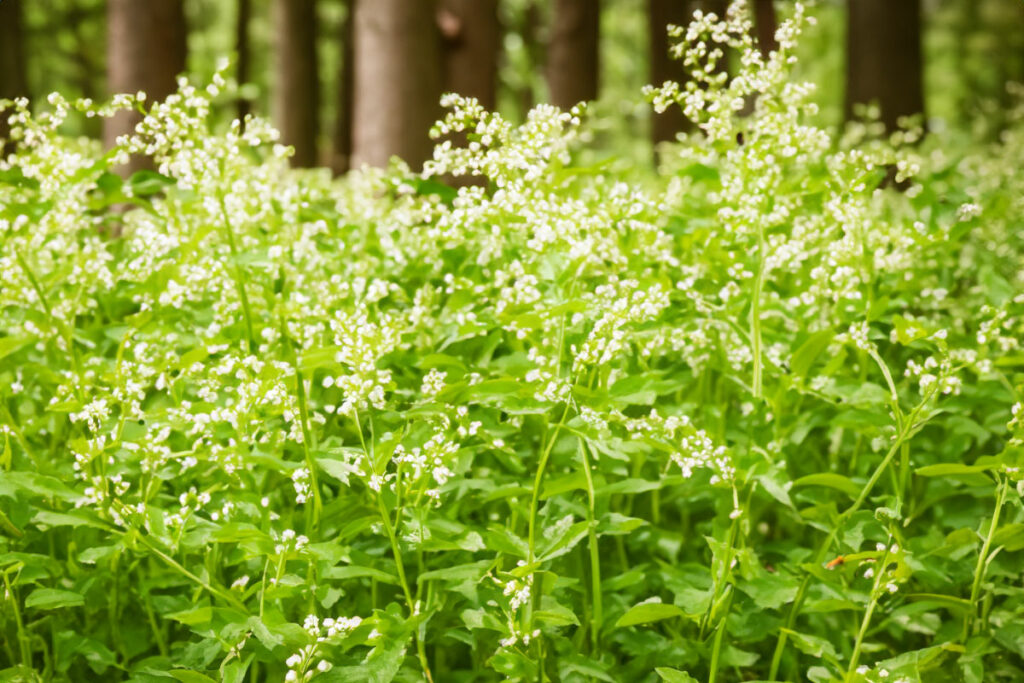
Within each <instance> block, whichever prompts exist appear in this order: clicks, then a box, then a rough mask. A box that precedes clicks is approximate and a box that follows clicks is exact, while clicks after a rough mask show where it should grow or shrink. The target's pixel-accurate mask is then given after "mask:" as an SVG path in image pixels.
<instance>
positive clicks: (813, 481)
mask: <svg viewBox="0 0 1024 683" xmlns="http://www.w3.org/2000/svg"><path fill="white" fill-rule="evenodd" d="M800 486H825V487H827V488H830V489H835V490H837V491H842V492H843V493H845V494H846V495H848V496H850V497H851V498H856V497H857V496H858V495H860V487H859V486H857V484H855V483H854V482H853V481H852V480H851V479H850V478H849V477H844V476H843V475H841V474H835V473H834V472H819V473H818V474H808V475H807V476H805V477H800V478H799V479H797V480H796V481H794V482H793V486H792V488H797V487H800Z"/></svg>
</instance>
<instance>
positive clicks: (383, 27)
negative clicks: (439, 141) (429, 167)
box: [352, 0, 441, 167]
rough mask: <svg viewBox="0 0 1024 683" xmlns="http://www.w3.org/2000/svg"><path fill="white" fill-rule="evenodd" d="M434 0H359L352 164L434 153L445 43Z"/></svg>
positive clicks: (415, 160)
mask: <svg viewBox="0 0 1024 683" xmlns="http://www.w3.org/2000/svg"><path fill="white" fill-rule="evenodd" d="M435 9H436V6H435V4H434V3H433V2H432V1H430V0H356V11H355V103H354V106H353V116H352V164H353V166H359V165H361V164H369V165H371V166H385V165H387V163H388V161H389V159H390V158H391V157H392V156H399V157H401V158H403V159H404V160H405V161H406V162H408V163H409V164H410V165H411V166H413V167H417V166H419V165H421V164H422V163H423V162H424V161H425V160H427V159H428V158H430V156H431V150H432V148H433V146H432V143H431V141H430V137H429V135H428V133H429V130H430V127H431V125H433V123H434V121H435V120H436V119H437V114H438V112H439V111H440V109H439V106H438V95H439V93H440V84H441V68H440V45H439V36H438V31H437V25H436V21H435Z"/></svg>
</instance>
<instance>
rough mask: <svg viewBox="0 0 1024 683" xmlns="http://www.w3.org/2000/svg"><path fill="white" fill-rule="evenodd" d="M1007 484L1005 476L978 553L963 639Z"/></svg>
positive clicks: (976, 596) (973, 615) (1008, 480)
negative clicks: (969, 608) (983, 541)
mask: <svg viewBox="0 0 1024 683" xmlns="http://www.w3.org/2000/svg"><path fill="white" fill-rule="evenodd" d="M1009 485H1010V479H1009V477H1007V478H1006V479H1004V480H1003V485H1002V486H1000V487H999V494H998V496H997V498H996V509H995V512H993V513H992V523H991V524H990V525H989V527H988V535H987V536H986V537H985V543H984V544H983V545H982V547H981V553H980V554H979V555H978V564H977V566H976V567H975V568H974V582H973V583H972V584H971V609H972V610H973V611H972V612H968V613H967V616H966V617H964V633H963V640H965V641H966V640H967V637H968V636H969V635H970V634H971V626H972V625H973V624H974V618H975V616H976V612H977V609H978V607H977V606H978V593H980V592H981V582H982V580H983V579H984V578H985V571H986V570H987V569H988V551H989V549H990V548H991V547H992V539H993V538H994V537H995V535H996V529H998V527H999V515H1000V513H1001V512H1002V510H1003V503H1004V502H1006V491H1007V489H1008V488H1009Z"/></svg>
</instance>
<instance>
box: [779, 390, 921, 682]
mask: <svg viewBox="0 0 1024 683" xmlns="http://www.w3.org/2000/svg"><path fill="white" fill-rule="evenodd" d="M930 398H931V394H929V395H928V396H926V397H925V398H924V399H923V400H922V402H921V404H920V405H919V406H918V407H917V408H915V409H914V411H913V412H912V413H911V414H910V416H909V418H908V419H906V420H904V421H903V427H902V429H901V430H900V431H899V432H898V434H897V438H896V440H895V441H894V442H893V445H892V446H891V447H890V448H889V452H888V453H886V454H885V457H884V458H882V462H880V463H879V464H878V467H876V468H875V471H874V472H873V473H872V475H871V478H870V479H868V482H867V483H866V484H864V487H863V488H862V489H861V491H860V495H859V496H857V499H856V500H855V501H854V502H853V504H852V505H850V507H848V508H847V509H846V510H845V511H843V513H842V514H841V515H839V519H837V520H836V523H835V525H834V526H833V527H832V531H831V532H830V533H829V535H828V537H827V538H826V539H825V541H824V543H822V544H821V545H820V546H818V550H817V552H815V554H814V562H815V563H817V564H820V563H821V562H823V561H824V559H825V555H826V553H828V549H829V548H830V547H831V546H832V542H833V541H835V539H836V536H837V535H838V533H839V529H840V528H841V527H842V526H843V524H844V523H845V522H846V520H847V519H849V518H850V516H851V515H853V514H854V513H855V512H857V510H859V509H860V507H861V505H863V504H864V501H865V500H867V497H868V496H869V495H871V490H872V489H873V488H874V487H875V484H877V483H878V480H879V478H881V476H882V474H883V473H884V472H885V469H886V468H887V467H888V466H889V463H890V462H892V459H893V457H895V455H896V453H897V452H899V450H900V447H901V446H902V445H903V442H904V441H905V440H906V439H907V437H908V436H909V435H910V431H911V429H912V427H913V426H914V425H913V422H914V417H915V416H916V415H917V413H918V411H919V410H920V408H921V407H922V406H923V405H924V404H925V403H927V401H928V400H929V399H930ZM810 582H811V575H810V574H807V575H805V576H804V579H803V581H801V582H800V588H799V589H797V593H796V597H795V598H794V599H793V606H792V607H791V608H790V610H789V615H788V616H787V617H786V623H785V626H786V628H788V629H792V628H793V625H794V623H795V622H796V617H797V615H798V614H799V613H800V608H801V607H802V606H803V601H804V597H805V596H806V595H807V588H808V587H809V586H810ZM786 640H787V633H786V631H784V630H782V631H780V632H779V638H778V640H777V641H776V643H775V652H774V654H773V655H772V663H771V667H770V669H769V673H768V680H770V681H774V680H775V679H776V677H777V676H778V673H779V665H780V664H781V663H782V652H783V650H784V649H785V647H786Z"/></svg>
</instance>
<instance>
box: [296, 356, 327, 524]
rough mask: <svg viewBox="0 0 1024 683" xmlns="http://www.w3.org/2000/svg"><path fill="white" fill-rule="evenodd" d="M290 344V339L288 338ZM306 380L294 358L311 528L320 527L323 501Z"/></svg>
mask: <svg viewBox="0 0 1024 683" xmlns="http://www.w3.org/2000/svg"><path fill="white" fill-rule="evenodd" d="M288 343H289V344H290V343H291V341H290V340H289V341H288ZM305 385H306V382H305V378H303V376H302V370H300V369H299V362H298V359H296V360H295V386H296V388H297V392H296V393H297V396H298V402H299V419H300V420H301V421H302V454H303V457H304V458H305V460H306V469H307V470H309V486H310V488H311V489H312V490H313V520H312V525H311V527H312V529H318V528H319V527H320V516H321V514H322V512H323V501H322V500H321V498H320V481H319V479H318V477H317V471H316V461H315V460H313V452H312V451H311V450H310V447H311V446H312V443H313V436H312V433H311V431H310V429H309V408H308V406H307V403H306V386H305Z"/></svg>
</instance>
